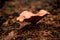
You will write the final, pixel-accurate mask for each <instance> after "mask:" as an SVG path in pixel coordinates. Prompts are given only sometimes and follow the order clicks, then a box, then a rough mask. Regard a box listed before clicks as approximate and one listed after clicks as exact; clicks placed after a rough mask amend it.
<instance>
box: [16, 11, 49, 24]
mask: <svg viewBox="0 0 60 40" xmlns="http://www.w3.org/2000/svg"><path fill="white" fill-rule="evenodd" d="M46 14H49V12H47V11H45V10H40V11H39V12H38V13H36V14H33V13H32V12H29V11H23V12H22V13H21V14H20V16H19V17H18V18H17V20H19V21H20V22H23V21H26V22H31V23H32V24H35V23H36V22H37V21H39V20H40V19H41V18H42V17H43V16H44V15H46Z"/></svg>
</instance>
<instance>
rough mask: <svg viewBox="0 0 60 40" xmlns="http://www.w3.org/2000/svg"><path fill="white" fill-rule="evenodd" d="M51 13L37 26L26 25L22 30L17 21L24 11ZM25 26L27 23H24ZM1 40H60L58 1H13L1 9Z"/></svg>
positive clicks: (6, 3)
mask: <svg viewBox="0 0 60 40" xmlns="http://www.w3.org/2000/svg"><path fill="white" fill-rule="evenodd" d="M41 9H43V10H47V11H48V12H50V15H47V16H45V17H44V18H42V19H41V20H40V21H39V22H38V23H36V25H33V26H32V24H29V23H28V24H26V25H25V27H24V28H22V29H19V28H20V22H19V21H17V20H16V18H17V17H18V16H19V14H20V13H21V12H23V11H25V10H26V11H31V12H33V13H37V12H39V11H40V10H41ZM23 23H24V24H25V22H23ZM0 40H60V9H59V8H57V0H11V1H5V4H4V6H3V8H1V9H0Z"/></svg>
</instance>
